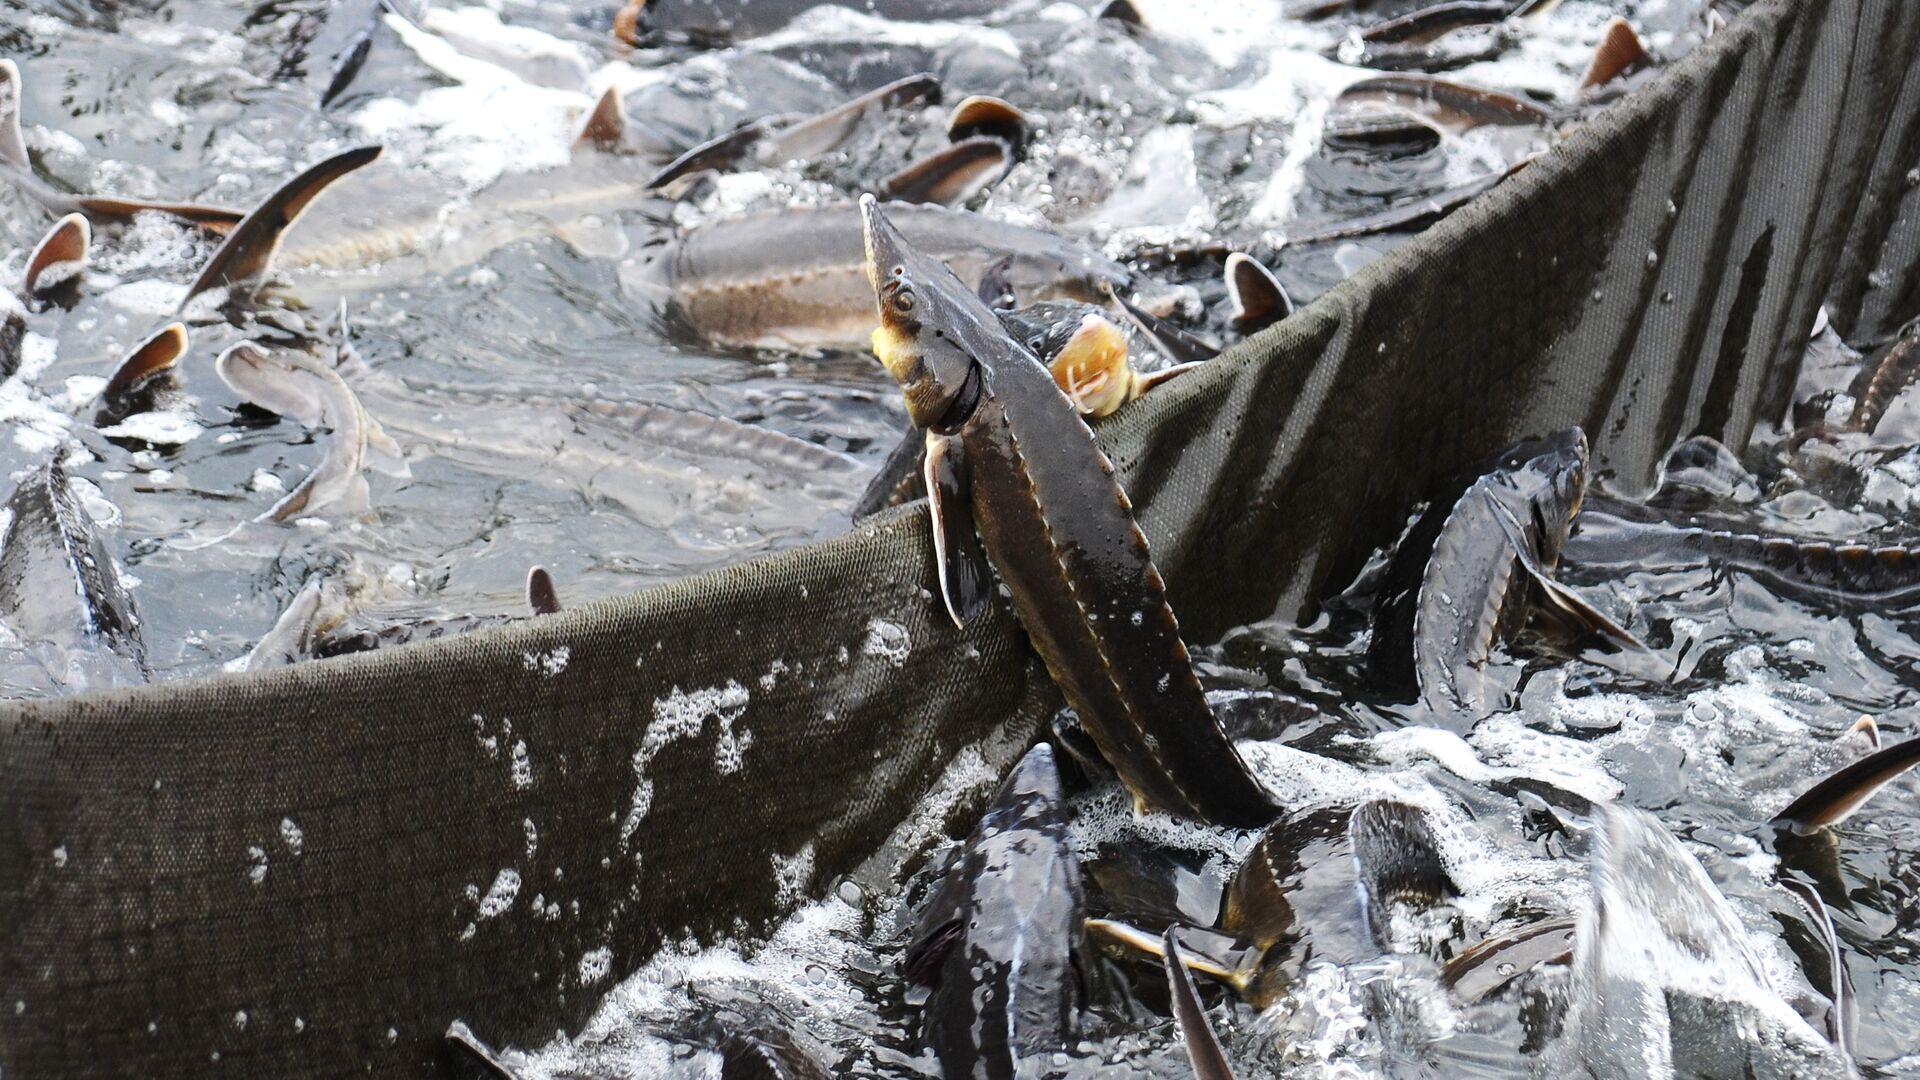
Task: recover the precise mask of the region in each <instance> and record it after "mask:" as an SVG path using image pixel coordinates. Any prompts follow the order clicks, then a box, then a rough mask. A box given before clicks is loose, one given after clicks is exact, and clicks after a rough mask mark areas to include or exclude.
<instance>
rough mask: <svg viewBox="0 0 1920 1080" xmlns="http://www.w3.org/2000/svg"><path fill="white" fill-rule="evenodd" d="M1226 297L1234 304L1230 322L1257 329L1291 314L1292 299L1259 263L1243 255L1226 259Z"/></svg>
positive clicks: (1233, 254) (1229, 256) (1235, 253)
mask: <svg viewBox="0 0 1920 1080" xmlns="http://www.w3.org/2000/svg"><path fill="white" fill-rule="evenodd" d="M1226 277H1227V295H1228V296H1229V297H1231V298H1232V300H1233V321H1234V322H1235V323H1238V324H1240V325H1241V326H1243V327H1251V328H1253V329H1258V328H1260V327H1263V326H1267V325H1269V324H1271V323H1276V322H1279V321H1280V320H1281V319H1284V318H1286V317H1287V316H1289V315H1291V314H1293V298H1292V297H1290V296H1288V295H1287V290H1286V289H1285V288H1283V287H1282V286H1281V285H1280V280H1279V279H1278V278H1276V277H1274V276H1273V271H1271V270H1268V269H1267V268H1266V267H1265V266H1263V265H1262V264H1261V263H1260V260H1258V259H1256V258H1254V257H1253V256H1251V255H1248V254H1245V253H1243V252H1239V251H1235V252H1232V253H1230V254H1228V255H1227V269H1226Z"/></svg>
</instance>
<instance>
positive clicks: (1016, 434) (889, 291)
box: [860, 196, 1275, 827]
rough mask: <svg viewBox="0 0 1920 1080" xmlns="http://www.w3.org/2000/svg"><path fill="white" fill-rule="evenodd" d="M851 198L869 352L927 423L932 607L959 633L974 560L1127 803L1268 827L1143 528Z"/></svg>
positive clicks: (1034, 369) (966, 293) (883, 214)
mask: <svg viewBox="0 0 1920 1080" xmlns="http://www.w3.org/2000/svg"><path fill="white" fill-rule="evenodd" d="M860 207H861V211H862V213H863V216H864V219H865V232H866V253H867V259H866V271H867V273H868V274H869V281H870V283H871V288H872V290H873V293H874V295H875V296H876V298H877V300H878V314H879V322H880V328H879V329H877V330H875V331H874V333H873V346H874V352H875V353H876V354H877V355H878V356H879V357H880V360H881V362H882V363H884V364H885V365H886V367H887V370H888V371H889V372H890V373H891V374H892V375H893V376H894V378H895V379H896V380H898V381H899V383H900V385H901V388H902V391H903V393H904V395H905V397H906V401H907V411H908V413H909V415H910V416H911V418H912V420H913V422H914V424H915V425H916V426H920V427H924V428H926V429H927V458H926V477H927V489H928V493H929V496H930V500H929V504H930V509H931V511H932V519H933V537H934V550H935V555H936V561H937V563H938V573H939V577H940V595H941V597H942V600H943V602H944V603H945V605H946V608H947V612H948V614H949V615H951V616H952V618H953V620H954V622H955V624H956V625H960V626H964V625H965V623H966V621H967V618H968V616H970V615H971V614H973V613H974V612H975V611H977V610H978V609H979V608H980V607H982V606H984V605H985V604H986V603H987V600H988V595H989V589H990V585H989V581H990V574H991V572H990V571H989V570H988V568H987V557H988V555H991V558H992V560H993V565H994V567H995V568H997V569H998V570H999V572H1000V577H1001V579H1002V580H1003V581H1004V582H1005V583H1006V585H1007V587H1008V588H1009V589H1010V590H1011V593H1012V597H1013V607H1014V611H1015V612H1016V613H1017V614H1018V616H1019V618H1020V621H1021V624H1022V625H1023V626H1024V627H1025V628H1026V631H1027V636H1028V638H1029V640H1031V641H1032V643H1033V646H1034V648H1035V650H1036V651H1037V652H1038V653H1039V654H1040V656H1041V659H1043V660H1044V661H1045V662H1046V665H1047V670H1048V672H1049V673H1050V674H1051V675H1052V676H1053V680H1054V682H1055V683H1056V684H1057V685H1058V686H1059V687H1060V689H1061V691H1062V693H1063V694H1064V695H1065V697H1066V699H1067V702H1068V703H1069V704H1070V705H1072V706H1073V708H1074V711H1075V713H1077V714H1078V715H1079V717H1080V720H1081V722H1082V723H1083V724H1084V725H1085V726H1086V729H1087V731H1088V733H1089V734H1091V735H1092V736H1093V738H1094V741H1095V742H1096V743H1097V744H1098V745H1099V746H1100V751H1101V753H1102V755H1103V756H1105V757H1106V759H1107V761H1108V762H1109V763H1111V764H1112V765H1113V766H1114V769H1115V770H1116V771H1117V772H1118V773H1119V775H1120V779H1121V782H1122V783H1123V784H1124V785H1125V786H1126V788H1127V790H1128V791H1129V792H1131V793H1132V795H1133V797H1134V799H1135V800H1136V803H1137V805H1139V806H1141V807H1145V806H1148V805H1151V806H1156V807H1159V808H1161V809H1164V810H1167V811H1169V812H1172V813H1177V814H1183V815H1189V816H1194V817H1198V818H1200V819H1202V820H1205V821H1209V822H1214V823H1219V824H1228V825H1234V826H1239V827H1251V826H1257V825H1260V824H1264V823H1265V822H1267V821H1269V820H1271V819H1272V818H1273V816H1274V813H1275V808H1274V805H1273V802H1272V800H1271V799H1270V798H1269V796H1268V795H1267V794H1266V792H1265V791H1264V790H1263V789H1262V788H1261V787H1260V784H1259V782H1258V781H1256V780H1255V779H1254V778H1253V776H1252V775H1251V774H1250V773H1248V772H1247V768H1246V765H1245V764H1244V763H1243V762H1242V761H1241V760H1240V756H1239V754H1238V753H1236V752H1235V751H1234V748H1233V745H1232V744H1231V743H1229V742H1228V741H1227V738H1226V735H1225V734H1224V733H1223V732H1222V731H1221V730H1220V725H1219V723H1218V722H1217V721H1216V720H1215V719H1214V717H1213V713H1212V711H1211V710H1209V709H1208V708H1207V703H1206V698H1205V696H1204V695H1203V694H1202V693H1201V691H1200V683H1199V680H1198V679H1197V678H1196V677H1195V676H1194V673H1193V665H1192V661H1191V659H1190V658H1189V657H1188V654H1187V649H1186V645H1185V643H1184V642H1182V641H1181V640H1180V627H1179V623H1178V622H1177V621H1176V620H1175V618H1174V615H1173V609H1172V608H1171V607H1169V606H1168V604H1167V593H1166V585H1165V583H1164V582H1163V581H1162V580H1161V578H1160V573H1159V571H1158V570H1157V569H1155V568H1154V565H1153V557H1152V553H1151V551H1150V550H1149V549H1148V546H1147V539H1146V535H1145V534H1144V533H1142V532H1141V531H1140V527H1139V525H1138V524H1136V523H1135V522H1134V520H1133V512H1132V504H1131V503H1129V502H1128V500H1127V496H1126V493H1125V492H1124V491H1122V490H1121V489H1120V487H1119V485H1118V484H1117V483H1116V482H1115V481H1114V478H1113V465H1112V464H1111V463H1110V462H1109V461H1107V459H1106V456H1105V455H1104V454H1102V453H1101V452H1100V450H1099V447H1098V446H1096V445H1095V444H1094V441H1093V433H1092V432H1091V431H1089V430H1088V429H1087V426H1086V425H1085V424H1084V423H1082V422H1080V420H1079V417H1078V415H1077V413H1076V411H1075V409H1074V407H1073V404H1072V402H1071V401H1069V400H1068V398H1067V397H1066V395H1065V394H1063V393H1061V391H1060V389H1059V387H1058V386H1057V385H1056V384H1055V383H1054V381H1053V376H1052V374H1051V373H1050V372H1049V371H1048V370H1047V368H1046V367H1045V366H1044V365H1042V364H1041V363H1040V361H1039V359H1038V358H1037V357H1035V356H1034V355H1033V354H1032V353H1031V352H1029V351H1027V349H1026V347H1025V346H1024V345H1023V344H1021V343H1020V342H1019V341H1016V340H1015V339H1014V338H1013V337H1012V336H1010V335H1009V334H1008V333H1007V332H1006V330H1005V328H1004V327H1002V326H1001V324H1000V320H999V318H998V317H997V316H996V315H995V314H994V313H993V311H992V309H990V308H989V307H988V306H987V305H986V304H985V303H984V302H983V301H981V300H980V298H979V297H978V296H976V295H975V294H974V292H973V291H972V290H971V289H969V288H968V287H966V286H965V285H962V284H961V282H960V281H959V280H958V279H957V278H955V277H954V276H953V274H952V273H951V272H950V271H949V270H948V269H947V268H946V267H945V266H943V265H942V264H941V263H940V262H939V261H938V260H937V259H936V258H934V257H932V256H931V255H930V254H929V253H927V252H923V251H921V250H919V249H917V248H916V247H914V245H913V244H912V242H911V241H910V240H909V238H908V237H906V236H905V235H903V234H902V232H901V231H900V230H899V229H897V228H895V227H894V226H893V224H892V223H891V221H890V220H889V213H888V212H887V211H883V210H882V209H881V207H880V204H879V203H878V202H877V201H876V200H874V199H873V198H872V196H868V197H866V198H864V199H862V200H861V203H860ZM869 310H872V308H869ZM976 527H977V528H978V530H979V533H978V536H977V537H976V534H975V529H976ZM983 542H984V547H985V554H983V552H982V543H983Z"/></svg>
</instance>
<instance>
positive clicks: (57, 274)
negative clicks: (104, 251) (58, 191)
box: [20, 214, 93, 299]
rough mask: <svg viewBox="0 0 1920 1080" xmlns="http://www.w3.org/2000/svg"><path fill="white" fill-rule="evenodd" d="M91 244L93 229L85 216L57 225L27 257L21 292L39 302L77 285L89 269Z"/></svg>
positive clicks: (70, 218) (64, 220) (63, 220)
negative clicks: (63, 286) (81, 276)
mask: <svg viewBox="0 0 1920 1080" xmlns="http://www.w3.org/2000/svg"><path fill="white" fill-rule="evenodd" d="M92 242H93V229H92V227H90V226H89V225H88V224H87V219H86V217H85V215H82V214H68V215H67V216H66V217H63V218H61V219H60V220H59V221H56V222H54V223H53V228H51V229H48V230H47V235H45V236H43V237H41V238H40V243H39V244H37V245H35V247H34V249H33V253H32V254H31V255H28V256H27V269H26V271H25V272H24V273H22V274H21V275H20V289H21V292H23V293H25V294H26V295H27V296H29V297H34V298H36V299H37V298H39V297H41V296H44V295H45V294H47V293H49V292H52V291H53V290H55V289H57V288H59V287H60V286H62V285H66V284H68V283H70V282H72V281H74V280H75V279H76V278H78V277H79V276H80V271H82V270H84V269H86V265H87V248H88V246H89V245H90V244H92Z"/></svg>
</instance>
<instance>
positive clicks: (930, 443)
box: [924, 432, 992, 628]
mask: <svg viewBox="0 0 1920 1080" xmlns="http://www.w3.org/2000/svg"><path fill="white" fill-rule="evenodd" d="M924 475H925V477H926V483H927V505H928V507H929V508H930V509H931V510H932V512H933V554H934V561H935V562H937V563H938V564H939V570H940V598H941V600H943V601H944V602H945V603H946V606H947V614H948V615H949V616H951V617H952V618H953V625H955V626H958V627H962V628H964V627H965V626H966V625H967V620H968V619H969V618H971V617H972V616H973V614H974V612H976V611H979V610H980V608H981V607H982V606H984V605H985V604H986V602H987V588H988V584H987V583H988V582H989V581H990V580H992V579H991V576H990V575H989V574H988V572H987V556H986V553H985V552H983V551H981V550H980V540H979V537H977V536H975V535H974V532H973V503H972V500H971V496H970V495H969V494H968V492H967V473H966V459H965V458H964V457H963V456H962V454H961V450H960V440H959V439H957V438H954V437H953V436H950V435H935V434H932V433H931V432H929V433H928V435H927V461H926V465H925V467H924Z"/></svg>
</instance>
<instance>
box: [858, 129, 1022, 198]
mask: <svg viewBox="0 0 1920 1080" xmlns="http://www.w3.org/2000/svg"><path fill="white" fill-rule="evenodd" d="M1012 167H1013V152H1012V150H1010V149H1008V147H1007V144H1006V143H1004V142H1001V141H1000V140H999V139H995V138H990V137H987V136H984V135H977V136H975V137H973V138H971V139H965V140H962V141H960V142H957V143H954V144H953V145H951V146H948V147H945V148H943V149H941V150H938V151H936V152H934V153H932V154H929V155H928V156H926V157H924V158H921V159H920V160H919V161H916V162H914V163H913V164H911V165H908V166H907V167H906V168H904V169H901V170H900V171H899V172H897V173H894V174H893V175H892V176H889V177H887V178H886V179H885V180H882V181H880V183H879V184H878V185H877V186H876V187H875V189H874V194H876V195H878V196H880V197H881V198H882V199H886V200H888V201H890V202H910V203H935V204H938V205H940V206H961V205H963V204H965V203H966V202H967V201H968V200H970V199H972V198H973V197H974V196H975V195H978V194H980V193H981V192H982V191H985V190H986V189H987V188H989V187H992V186H993V185H994V184H995V183H996V182H997V181H999V179H1000V178H1001V177H1003V176H1005V175H1006V174H1007V170H1008V169H1010V168H1012Z"/></svg>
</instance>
